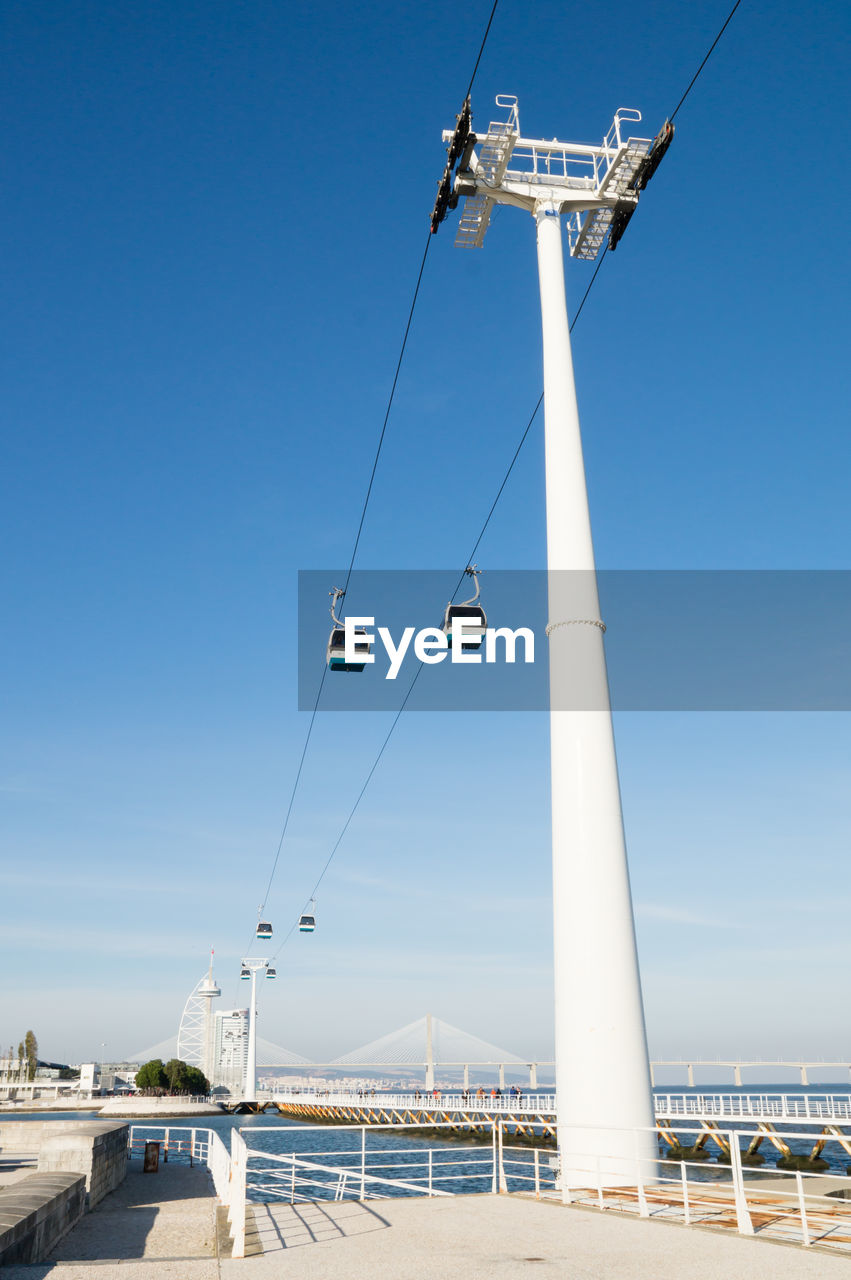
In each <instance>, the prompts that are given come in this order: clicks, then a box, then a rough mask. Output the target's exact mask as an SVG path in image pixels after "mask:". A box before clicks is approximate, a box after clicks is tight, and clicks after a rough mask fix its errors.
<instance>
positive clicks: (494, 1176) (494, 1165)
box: [491, 1120, 497, 1195]
mask: <svg viewBox="0 0 851 1280" xmlns="http://www.w3.org/2000/svg"><path fill="white" fill-rule="evenodd" d="M491 1125H492V1151H493V1177H492V1178H491V1195H496V1166H497V1160H496V1120H492V1121H491Z"/></svg>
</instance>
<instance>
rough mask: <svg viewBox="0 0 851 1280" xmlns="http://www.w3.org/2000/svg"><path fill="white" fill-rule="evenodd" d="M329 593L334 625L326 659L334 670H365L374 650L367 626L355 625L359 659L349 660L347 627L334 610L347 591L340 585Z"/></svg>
mask: <svg viewBox="0 0 851 1280" xmlns="http://www.w3.org/2000/svg"><path fill="white" fill-rule="evenodd" d="M328 594H329V595H330V596H331V617H332V619H333V621H334V627H333V628H332V631H331V635H330V636H329V637H328V650H327V653H326V658H325V660H326V662H327V663H328V666H329V668H330V669H331V670H332V671H363V669H364V667H365V666H366V659H367V658H368V657H369V655H370V654H371V652H372V646H371V645H370V642H369V640H367V638H366V635H367V632H366V627H355V632H354V634H355V643H354V650H355V657H356V659H357V661H355V662H347V661H346V628H345V625H344V623H342V622H341V621H340V619H339V618H338V617H337V615H336V613H335V612H334V610H335V609H336V607H337V601H338V600H342V598H343V596H344V595H345V594H346V593H345V592H344V591H341V590H340V588H339V587H335V588H334V590H333V591H329V592H328Z"/></svg>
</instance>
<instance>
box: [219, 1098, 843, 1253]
mask: <svg viewBox="0 0 851 1280" xmlns="http://www.w3.org/2000/svg"><path fill="white" fill-rule="evenodd" d="M434 1127H436V1126H433V1125H430V1124H395V1125H392V1126H382V1127H381V1128H377V1127H376V1126H374V1125H359V1126H354V1125H299V1126H298V1128H294V1129H292V1130H288V1129H287V1130H282V1129H281V1128H280V1127H279V1126H252V1127H250V1128H245V1129H242V1130H240V1131H239V1133H238V1134H237V1133H235V1137H236V1138H237V1139H238V1142H236V1143H235V1145H234V1149H233V1161H234V1181H233V1186H234V1188H235V1192H234V1194H235V1195H241V1196H242V1197H244V1198H248V1197H250V1198H251V1199H253V1200H255V1201H257V1200H262V1201H266V1202H272V1203H274V1202H285V1203H291V1204H296V1203H300V1202H303V1201H315V1200H344V1199H358V1200H372V1199H383V1198H388V1197H397V1196H425V1197H428V1196H431V1197H434V1196H444V1197H445V1196H452V1195H455V1194H471V1193H476V1192H479V1193H488V1192H490V1193H498V1192H502V1193H517V1192H520V1193H525V1194H527V1195H533V1196H535V1197H537V1198H547V1199H557V1200H559V1201H561V1202H563V1203H565V1204H577V1205H582V1206H585V1207H592V1208H599V1209H606V1210H610V1209H614V1210H618V1211H621V1212H624V1213H634V1214H637V1215H638V1216H640V1217H644V1218H650V1217H654V1218H660V1219H662V1220H669V1221H676V1222H681V1223H683V1224H685V1225H686V1226H691V1225H699V1226H702V1227H711V1226H716V1227H723V1228H726V1229H730V1228H732V1229H734V1230H737V1231H738V1232H739V1233H740V1234H743V1235H762V1236H764V1237H766V1238H771V1239H777V1240H783V1241H786V1242H788V1243H794V1244H800V1245H804V1246H810V1245H813V1244H819V1245H821V1246H823V1247H827V1248H831V1249H836V1250H841V1251H843V1252H845V1253H846V1254H848V1253H851V1201H846V1200H844V1199H839V1198H835V1193H836V1192H837V1191H838V1192H839V1193H840V1194H841V1193H843V1192H845V1193H847V1194H849V1195H851V1178H847V1177H840V1176H838V1175H837V1174H815V1173H814V1174H809V1173H808V1174H807V1175H806V1179H805V1178H804V1177H803V1176H802V1174H801V1172H800V1171H794V1170H782V1169H779V1168H777V1169H775V1168H771V1169H770V1173H771V1180H770V1182H769V1183H766V1182H765V1181H764V1174H763V1175H762V1177H761V1174H760V1171H758V1170H756V1169H750V1168H748V1167H746V1166H745V1165H744V1164H743V1159H742V1154H741V1150H742V1148H741V1143H742V1141H743V1140H745V1141H746V1142H747V1141H749V1140H751V1139H753V1138H757V1137H762V1138H763V1139H764V1138H765V1134H764V1133H761V1132H760V1131H759V1130H758V1129H750V1130H748V1129H739V1130H728V1131H721V1130H717V1131H715V1132H713V1133H712V1135H711V1136H710V1140H711V1141H712V1142H713V1143H715V1145H716V1146H717V1147H718V1151H719V1156H718V1159H719V1163H717V1164H713V1165H712V1166H711V1167H707V1164H706V1163H705V1162H704V1161H699V1160H663V1159H661V1158H660V1157H659V1156H657V1155H656V1154H655V1153H654V1154H648V1149H652V1148H654V1147H655V1140H656V1133H655V1130H653V1129H640V1130H639V1129H629V1130H624V1129H615V1128H601V1127H597V1128H592V1127H584V1128H582V1129H575V1130H569V1131H568V1133H569V1135H570V1137H569V1138H568V1143H567V1145H568V1147H569V1155H566V1156H565V1158H564V1162H563V1165H562V1168H561V1169H560V1168H559V1158H558V1157H557V1156H556V1155H555V1154H554V1153H553V1152H549V1151H546V1150H541V1149H540V1148H533V1149H529V1148H523V1147H517V1146H513V1145H511V1144H510V1143H509V1142H508V1141H506V1139H505V1133H504V1129H505V1122H504V1121H502V1120H495V1121H494V1122H493V1126H492V1135H491V1139H492V1140H491V1142H490V1143H488V1144H487V1145H481V1144H480V1145H478V1146H472V1145H471V1146H469V1147H460V1148H459V1147H456V1146H454V1145H453V1146H451V1147H450V1146H448V1145H447V1146H446V1147H434V1146H429V1147H424V1146H423V1145H419V1146H415V1147H414V1146H409V1145H401V1144H399V1145H397V1144H394V1143H388V1141H387V1134H388V1130H389V1131H390V1132H393V1133H394V1134H397V1135H399V1137H402V1138H404V1137H405V1136H408V1135H411V1136H416V1135H417V1130H423V1129H429V1130H431V1129H433V1128H434ZM445 1127H448V1126H445ZM263 1133H274V1134H275V1135H276V1137H277V1138H278V1139H281V1138H284V1140H287V1139H290V1140H291V1142H292V1149H291V1150H289V1151H285V1152H280V1151H275V1152H272V1151H263V1150H261V1149H260V1148H258V1147H256V1146H254V1145H251V1146H247V1145H246V1143H245V1141H244V1139H245V1138H247V1139H248V1141H249V1142H251V1143H253V1142H256V1141H257V1139H258V1137H259V1135H261V1134H263ZM312 1133H315V1134H316V1135H317V1137H318V1135H319V1134H322V1135H323V1136H327V1135H328V1134H329V1133H332V1134H334V1135H335V1143H340V1142H341V1140H342V1139H345V1138H348V1139H349V1140H350V1141H349V1143H348V1144H345V1143H344V1142H343V1144H342V1145H340V1146H339V1149H337V1150H329V1149H328V1148H327V1147H326V1148H325V1149H316V1148H315V1147H314V1145H313V1143H311V1142H310V1139H309V1137H308V1142H309V1146H307V1147H305V1149H303V1150H301V1149H297V1147H298V1146H299V1144H301V1143H302V1142H303V1141H304V1135H305V1134H307V1135H311V1134H312ZM679 1136H680V1137H681V1140H682V1141H683V1145H685V1143H686V1141H687V1140H690V1141H691V1143H695V1142H697V1140H698V1139H699V1138H703V1139H704V1140H705V1139H706V1133H705V1130H699V1129H693V1128H692V1129H689V1130H682V1131H680V1135H679ZM819 1136H820V1137H821V1136H824V1135H819ZM813 1137H814V1134H813V1132H812V1130H810V1131H809V1132H802V1131H792V1132H790V1131H788V1130H787V1131H785V1132H784V1133H783V1138H784V1139H785V1140H787V1141H789V1140H791V1141H795V1140H804V1141H805V1142H806V1143H807V1144H810V1143H812V1141H813ZM571 1138H573V1139H575V1142H574V1141H571ZM261 1140H262V1139H261ZM828 1140H829V1139H828ZM583 1143H587V1144H588V1148H589V1149H586V1150H583V1149H582V1144H583ZM577 1148H578V1149H577ZM642 1153H644V1154H642ZM784 1183H785V1185H784ZM828 1193H834V1194H833V1195H831V1194H828ZM234 1217H235V1218H237V1219H238V1220H239V1221H241V1222H242V1224H243V1231H244V1221H245V1213H244V1207H243V1210H242V1211H241V1212H237V1213H236V1214H234ZM243 1242H244V1237H243ZM243 1247H244V1243H243ZM235 1253H236V1249H235ZM237 1256H241V1255H237Z"/></svg>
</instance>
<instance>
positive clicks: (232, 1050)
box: [210, 1009, 248, 1093]
mask: <svg viewBox="0 0 851 1280" xmlns="http://www.w3.org/2000/svg"><path fill="white" fill-rule="evenodd" d="M247 1060H248V1010H247V1009H223V1010H221V1012H219V1013H217V1014H216V1020H215V1031H214V1036H213V1062H212V1079H211V1081H210V1084H211V1085H212V1087H213V1088H216V1087H217V1086H224V1087H225V1088H226V1089H229V1090H230V1091H231V1093H239V1092H241V1090H242V1086H243V1083H244V1080H245V1064H246V1062H247Z"/></svg>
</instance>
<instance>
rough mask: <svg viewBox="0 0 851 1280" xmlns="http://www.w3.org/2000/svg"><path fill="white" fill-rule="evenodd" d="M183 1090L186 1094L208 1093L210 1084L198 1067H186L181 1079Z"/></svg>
mask: <svg viewBox="0 0 851 1280" xmlns="http://www.w3.org/2000/svg"><path fill="white" fill-rule="evenodd" d="M183 1088H184V1089H185V1090H186V1092H187V1093H195V1094H199V1093H209V1092H210V1082H209V1080H208V1079H207V1077H206V1076H205V1075H204V1072H203V1071H199V1069H198V1067H190V1066H187V1068H186V1072H185V1074H184V1077H183Z"/></svg>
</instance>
